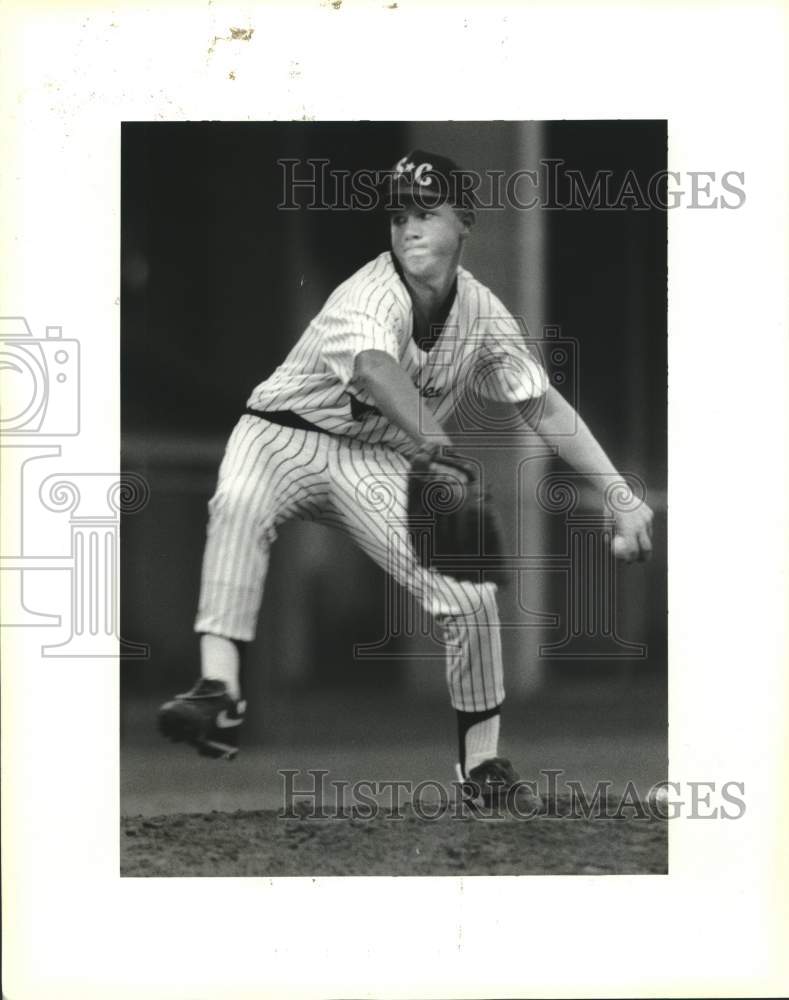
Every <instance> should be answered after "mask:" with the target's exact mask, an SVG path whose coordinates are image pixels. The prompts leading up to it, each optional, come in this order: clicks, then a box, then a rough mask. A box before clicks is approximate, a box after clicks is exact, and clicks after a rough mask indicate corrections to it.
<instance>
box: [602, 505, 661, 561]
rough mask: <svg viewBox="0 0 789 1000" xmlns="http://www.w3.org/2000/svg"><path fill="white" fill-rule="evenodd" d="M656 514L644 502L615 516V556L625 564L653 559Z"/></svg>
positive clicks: (613, 544) (613, 545) (613, 546)
mask: <svg viewBox="0 0 789 1000" xmlns="http://www.w3.org/2000/svg"><path fill="white" fill-rule="evenodd" d="M653 517H654V514H653V513H652V510H651V508H650V507H649V506H648V505H647V504H646V503H644V502H643V501H642V502H641V503H640V504H639V505H638V507H636V508H635V509H634V510H628V511H617V513H616V514H615V515H614V525H615V528H614V540H613V543H612V549H613V553H614V556H615V557H616V558H617V559H621V560H622V561H623V562H629V563H630V562H645V561H646V560H648V559H651V558H652V520H653Z"/></svg>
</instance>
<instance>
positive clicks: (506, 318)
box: [247, 251, 548, 451]
mask: <svg viewBox="0 0 789 1000" xmlns="http://www.w3.org/2000/svg"><path fill="white" fill-rule="evenodd" d="M412 328H413V308H412V303H411V297H410V295H409V293H408V289H407V288H406V287H405V285H404V283H403V281H402V279H401V278H400V275H399V274H398V270H397V267H396V265H395V262H394V260H393V257H392V254H391V252H390V251H386V252H384V253H382V254H380V255H379V256H378V257H376V258H375V259H374V260H372V261H370V262H369V263H368V264H365V265H364V266H363V267H362V268H360V269H359V270H358V271H357V272H356V273H355V274H353V275H352V276H351V277H350V278H348V280H347V281H344V282H343V283H342V284H341V285H339V286H338V287H337V288H336V289H335V290H334V292H333V293H332V294H331V295H330V296H329V298H328V299H327V301H326V303H325V305H324V306H323V308H322V309H321V311H320V312H319V313H318V315H317V316H316V317H315V319H313V320H312V322H311V323H310V325H309V326H308V327H307V329H306V330H305V332H304V333H303V334H302V336H301V338H300V339H299V340H298V342H297V343H296V344H295V346H294V347H293V349H292V350H291V352H290V354H289V355H288V357H287V358H286V359H285V361H284V362H283V363H282V364H281V365H280V366H279V368H277V369H276V371H275V372H274V373H273V374H272V375H271V376H270V377H269V378H268V379H266V380H265V381H264V382H261V383H260V385H258V386H257V387H256V388H255V389H254V390H253V392H252V395H251V396H250V398H249V400H248V401H247V406H249V407H251V408H252V409H255V410H260V411H266V410H268V411H272V410H289V411H292V412H294V413H297V414H298V415H299V416H301V417H303V418H304V419H306V420H309V421H310V423H313V424H315V425H317V426H318V427H321V428H322V429H323V430H326V431H329V432H331V433H333V434H338V435H346V436H350V437H354V438H358V439H360V440H363V441H366V442H368V443H370V444H377V443H385V444H388V445H390V446H392V447H395V448H398V449H403V450H406V451H407V450H409V448H411V447H412V446H411V443H410V441H409V439H408V438H407V436H406V435H405V434H404V433H403V432H402V431H401V430H400V429H399V428H397V427H395V426H394V425H393V424H392V423H390V421H389V420H388V419H387V418H385V417H384V416H383V415H381V414H380V413H378V411H376V410H374V409H371V407H372V405H373V400H372V399H371V398H370V397H369V396H367V395H366V394H365V392H364V390H363V389H362V387H361V386H360V385H358V384H357V382H356V380H355V379H354V361H355V358H356V355H357V354H359V353H360V352H361V351H365V350H371V349H374V350H378V351H384V352H386V353H387V354H389V355H391V356H392V357H393V358H394V359H395V360H396V361H398V362H399V363H400V365H401V366H402V367H403V368H404V369H405V370H406V372H407V373H408V374H409V375H410V377H411V379H412V380H413V382H414V384H415V385H416V386H417V388H418V389H419V392H420V395H421V398H422V403H423V405H425V406H428V407H429V408H430V410H431V411H432V412H433V414H434V415H435V417H436V419H437V420H438V421H439V422H441V423H443V422H444V421H446V420H447V418H448V417H449V416H450V415H451V413H452V411H453V409H454V408H455V406H456V405H457V404H458V402H459V401H460V399H461V397H462V395H463V393H464V392H466V391H470V392H472V393H476V394H477V395H479V396H483V397H484V398H486V399H492V400H497V401H499V402H521V401H524V400H527V399H531V398H533V397H535V396H539V395H541V394H542V393H544V392H545V390H546V388H547V384H548V382H547V377H546V375H545V372H544V370H543V369H542V367H541V366H540V365H539V363H538V362H537V360H536V359H535V358H534V356H533V355H532V354H531V353H530V352H529V350H528V348H527V346H526V343H525V340H524V335H523V331H522V329H521V327H520V326H519V324H518V323H517V322H516V321H515V320H514V319H513V317H512V315H511V314H510V313H509V312H508V310H507V309H506V308H505V307H504V306H503V305H502V303H501V302H500V301H499V300H498V299H497V298H496V296H495V295H494V294H493V293H492V292H491V291H490V289H489V288H487V287H486V286H485V285H483V284H482V283H481V282H479V281H477V280H476V278H474V277H473V275H471V274H470V273H469V272H468V271H467V270H465V269H464V268H462V267H458V269H457V291H456V294H455V298H454V301H453V303H452V306H451V308H450V310H449V314H448V316H447V319H446V322H445V324H444V327H443V330H442V332H441V333H440V335H439V336H438V339H437V340H435V341H434V343H433V346H432V347H431V349H430V350H429V351H424V350H421V349H420V348H419V347H418V346H417V344H416V342H415V340H414V338H413V336H412Z"/></svg>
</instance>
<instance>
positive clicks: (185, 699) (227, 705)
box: [158, 677, 247, 760]
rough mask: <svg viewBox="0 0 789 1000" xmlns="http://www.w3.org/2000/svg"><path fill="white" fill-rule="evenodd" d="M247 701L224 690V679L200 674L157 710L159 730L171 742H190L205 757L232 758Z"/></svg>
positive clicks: (236, 751) (236, 748)
mask: <svg viewBox="0 0 789 1000" xmlns="http://www.w3.org/2000/svg"><path fill="white" fill-rule="evenodd" d="M246 707H247V703H246V702H245V701H243V700H239V701H236V699H235V698H232V697H231V696H230V695H229V694H228V693H227V685H226V684H225V682H224V681H215V680H209V679H208V678H207V677H201V678H200V680H199V681H198V682H197V683H196V684H195V686H194V687H193V688H192V690H191V691H187V692H186V693H185V694H177V695H176V696H175V698H173V700H172V701H168V702H165V704H164V705H162V707H161V708H160V709H159V717H158V725H159V732H160V733H161V734H162V736H164V737H166V738H167V739H168V740H172V742H173V743H189V744H190V745H191V746H193V747H195V749H196V750H197V752H198V753H199V754H201V755H202V756H204V757H216V758H223V759H224V760H233V758H234V757H235V756H236V754H237V753H238V731H239V729H240V728H241V726H242V724H243V722H244V712H245V711H246Z"/></svg>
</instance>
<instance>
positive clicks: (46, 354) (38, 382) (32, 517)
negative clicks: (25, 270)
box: [0, 316, 150, 658]
mask: <svg viewBox="0 0 789 1000" xmlns="http://www.w3.org/2000/svg"><path fill="white" fill-rule="evenodd" d="M62 333H63V331H62V327H59V326H48V327H47V328H46V336H45V337H44V338H38V339H37V338H35V337H34V336H33V334H32V333H31V330H30V326H29V325H28V323H27V320H26V319H25V318H24V317H20V316H8V317H0V378H2V409H0V414H1V419H0V455H1V456H2V466H3V487H4V488H3V525H2V545H1V546H0V578H1V579H2V590H3V620H2V627H4V628H25V627H27V628H30V627H47V628H55V627H60V626H62V625H63V624H65V625H66V627H67V629H68V634H67V636H66V638H64V639H63V640H62V641H61V642H57V643H50V644H46V645H43V646H42V647H41V652H42V654H43V655H44V656H69V657H86V656H89V657H115V656H118V655H120V656H124V657H143V658H144V657H147V656H148V647H147V646H145V645H144V644H140V643H132V642H127V641H125V640H124V639H122V638H121V636H120V623H119V585H118V568H119V560H120V544H119V542H120V540H119V533H120V514H121V512H123V513H135V512H136V511H138V510H141V509H142V508H143V507H144V506H145V504H146V503H147V502H148V498H149V496H150V489H149V487H148V484H147V482H146V481H145V480H144V479H143V478H142V477H141V476H138V475H136V474H133V473H132V474H123V475H120V476H119V475H118V474H117V473H106V474H105V473H96V472H83V471H75V472H68V473H63V472H51V473H49V474H48V475H47V474H46V472H45V473H44V474H43V477H42V475H41V473H40V472H39V470H40V468H41V465H40V463H41V462H45V461H51V460H54V459H59V458H60V457H61V452H62V446H61V444H59V443H57V442H56V441H52V439H53V438H55V439H57V438H59V437H74V436H76V435H78V434H79V433H80V403H81V400H80V345H79V342H78V341H77V340H75V339H70V338H64V337H63V335H62ZM36 480H38V484H37V488H36ZM47 512H49V514H58V515H60V514H62V513H64V512H68V514H69V519H68V535H67V538H66V539H62V538H60V539H59V538H58V536H57V532H54V533H53V528H54V527H55V525H54V524H53V523H52V520H51V518H48V517H46V516H45V517H44V520H42V515H46V513H47ZM61 521H62V519H61ZM64 541H65V542H66V544H65V545H64V544H63V542H64ZM64 549H65V551H64ZM59 573H67V574H68V580H69V592H70V597H69V599H68V613H67V615H66V616H65V617H66V621H65V622H64V621H63V618H64V616H63V615H61V614H52V613H51V611H46V612H45V611H41V610H38V609H36V607H35V605H36V603H37V598H36V591H38V593H39V595H40V594H41V593H43V592H46V593H47V598H42V597H40V596H39V597H38V601H41V600H44V599H48V600H51V599H52V591H53V590H54V591H55V592H57V591H58V590H59V588H58V586H57V580H59V579H62V577H58V576H57V574H59Z"/></svg>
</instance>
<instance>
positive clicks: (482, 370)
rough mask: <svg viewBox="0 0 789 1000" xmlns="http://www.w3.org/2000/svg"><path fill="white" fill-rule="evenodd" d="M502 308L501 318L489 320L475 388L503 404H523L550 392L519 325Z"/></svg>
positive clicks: (546, 378)
mask: <svg viewBox="0 0 789 1000" xmlns="http://www.w3.org/2000/svg"><path fill="white" fill-rule="evenodd" d="M493 301H494V302H496V301H497V300H495V299H494V300H493ZM498 308H499V309H500V310H501V315H499V316H496V315H494V316H491V317H489V318H488V320H487V329H486V333H485V337H484V339H483V342H482V345H481V349H480V352H479V357H478V361H477V365H476V368H475V376H474V381H475V385H474V387H473V388H474V390H475V391H476V392H477V393H478V394H479V395H481V396H483V397H484V398H486V399H491V400H495V401H496V402H499V403H522V402H525V401H526V400H527V399H535V398H536V397H538V396H542V395H543V394H544V393H545V392H546V391H547V389H548V376H547V374H546V372H545V369H544V368H543V367H542V365H541V364H540V362H539V360H538V359H537V357H535V355H534V354H533V353H532V352H531V351H530V350H529V348H528V347H527V345H526V341H525V338H524V332H523V330H522V329H521V327H520V326H519V324H518V323H516V321H515V320H514V319H513V318H512V316H511V315H510V314H509V313H508V312H507V310H506V309H505V308H504V306H502V305H501V304H500V303H499V304H498Z"/></svg>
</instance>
